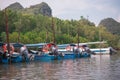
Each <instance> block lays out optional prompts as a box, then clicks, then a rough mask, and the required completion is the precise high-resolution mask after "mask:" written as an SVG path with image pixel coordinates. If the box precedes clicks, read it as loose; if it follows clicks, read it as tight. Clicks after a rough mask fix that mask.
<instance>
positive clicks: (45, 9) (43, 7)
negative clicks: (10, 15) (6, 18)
mask: <svg viewBox="0 0 120 80" xmlns="http://www.w3.org/2000/svg"><path fill="white" fill-rule="evenodd" d="M7 8H8V9H11V10H16V11H20V12H23V13H30V14H42V15H45V16H52V9H51V8H50V7H49V5H48V4H47V3H45V2H42V3H40V4H37V5H32V6H30V7H29V8H23V6H22V5H21V4H20V3H18V2H16V3H13V4H11V5H10V6H8V7H7Z"/></svg>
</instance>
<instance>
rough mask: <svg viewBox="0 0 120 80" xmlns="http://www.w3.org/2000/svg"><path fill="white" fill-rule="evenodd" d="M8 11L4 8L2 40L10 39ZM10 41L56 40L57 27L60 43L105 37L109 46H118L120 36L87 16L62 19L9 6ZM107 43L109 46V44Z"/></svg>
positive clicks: (57, 36)
mask: <svg viewBox="0 0 120 80" xmlns="http://www.w3.org/2000/svg"><path fill="white" fill-rule="evenodd" d="M4 12H5V11H4V10H2V11H0V20H1V21H0V40H1V41H2V42H6V34H5V16H4ZM7 15H8V26H9V33H10V34H9V36H10V42H21V43H42V42H52V41H53V28H52V27H53V26H54V28H55V40H56V43H57V44H63V43H73V42H74V43H77V42H78V33H79V36H80V37H79V38H80V42H90V41H92V42H93V41H99V40H105V41H107V42H108V44H107V45H110V46H113V47H118V46H119V44H118V42H119V36H118V35H114V34H111V33H110V32H108V31H107V30H106V28H105V27H99V26H98V27H96V26H95V24H94V23H93V22H91V21H89V20H87V19H86V18H84V17H83V16H82V17H81V18H80V19H79V20H61V19H59V18H56V17H53V21H52V17H51V16H44V15H43V14H31V13H26V12H22V11H15V10H10V9H7ZM107 45H105V46H107Z"/></svg>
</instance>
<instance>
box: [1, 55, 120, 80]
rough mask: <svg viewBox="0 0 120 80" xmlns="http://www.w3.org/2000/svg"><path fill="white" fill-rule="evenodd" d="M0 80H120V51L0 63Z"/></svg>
mask: <svg viewBox="0 0 120 80" xmlns="http://www.w3.org/2000/svg"><path fill="white" fill-rule="evenodd" d="M0 80H120V53H117V54H114V55H111V56H109V55H101V56H100V55H98V56H97V55H96V56H92V57H91V58H81V59H74V60H72V59H69V60H59V61H52V62H40V61H38V62H30V63H16V64H0Z"/></svg>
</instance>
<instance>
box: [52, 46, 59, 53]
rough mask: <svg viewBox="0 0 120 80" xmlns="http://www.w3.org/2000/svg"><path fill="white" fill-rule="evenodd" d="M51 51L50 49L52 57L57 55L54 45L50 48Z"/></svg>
mask: <svg viewBox="0 0 120 80" xmlns="http://www.w3.org/2000/svg"><path fill="white" fill-rule="evenodd" d="M51 49H52V51H51V52H52V54H53V55H58V48H57V46H56V45H53V46H52V47H51Z"/></svg>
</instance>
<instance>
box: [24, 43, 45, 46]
mask: <svg viewBox="0 0 120 80" xmlns="http://www.w3.org/2000/svg"><path fill="white" fill-rule="evenodd" d="M45 44H47V43H36V44H25V45H26V46H27V47H42V46H43V45H45Z"/></svg>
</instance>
